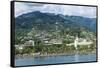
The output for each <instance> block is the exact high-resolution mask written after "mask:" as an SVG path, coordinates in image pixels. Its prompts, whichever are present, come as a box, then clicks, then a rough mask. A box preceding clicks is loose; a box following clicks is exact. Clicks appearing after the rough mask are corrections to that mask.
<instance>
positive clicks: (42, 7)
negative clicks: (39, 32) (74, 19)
mask: <svg viewBox="0 0 100 68" xmlns="http://www.w3.org/2000/svg"><path fill="white" fill-rule="evenodd" d="M33 11H40V12H43V13H45V12H46V13H55V14H63V15H75V16H83V17H91V18H94V17H96V7H89V6H73V5H57V4H56V5H55V4H39V3H24V2H23V3H22V2H16V3H15V17H17V16H19V15H22V14H25V13H28V12H33Z"/></svg>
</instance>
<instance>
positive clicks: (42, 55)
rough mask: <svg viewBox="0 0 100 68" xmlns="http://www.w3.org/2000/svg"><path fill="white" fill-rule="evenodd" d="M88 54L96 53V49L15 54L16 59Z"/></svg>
mask: <svg viewBox="0 0 100 68" xmlns="http://www.w3.org/2000/svg"><path fill="white" fill-rule="evenodd" d="M88 54H96V51H92V52H71V53H57V54H55V53H52V54H37V55H33V54H18V55H15V58H16V59H20V58H29V57H50V56H55V57H56V56H70V55H88Z"/></svg>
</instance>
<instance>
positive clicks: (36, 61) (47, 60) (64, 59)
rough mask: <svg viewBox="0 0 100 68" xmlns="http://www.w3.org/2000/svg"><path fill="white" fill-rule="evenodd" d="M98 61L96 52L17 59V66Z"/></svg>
mask: <svg viewBox="0 0 100 68" xmlns="http://www.w3.org/2000/svg"><path fill="white" fill-rule="evenodd" d="M89 61H96V54H89V55H70V56H49V57H31V58H28V57H27V58H21V59H15V65H16V66H24V65H41V64H57V63H73V62H89Z"/></svg>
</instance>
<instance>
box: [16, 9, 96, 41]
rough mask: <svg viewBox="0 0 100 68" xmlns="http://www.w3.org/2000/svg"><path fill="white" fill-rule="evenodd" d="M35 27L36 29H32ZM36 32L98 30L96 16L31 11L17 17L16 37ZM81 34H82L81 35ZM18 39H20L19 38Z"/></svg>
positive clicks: (75, 32) (71, 32)
mask: <svg viewBox="0 0 100 68" xmlns="http://www.w3.org/2000/svg"><path fill="white" fill-rule="evenodd" d="M33 28H34V30H32V29H33ZM32 31H34V32H35V34H38V33H39V32H40V33H41V32H43V31H46V32H48V33H50V34H52V33H53V32H57V31H58V32H60V33H58V34H59V35H60V34H61V33H63V34H64V33H69V34H70V35H74V36H75V34H77V33H79V34H81V33H82V31H87V32H93V33H94V32H96V18H85V17H81V16H68V15H66V16H64V15H62V14H57V15H56V14H53V13H41V12H39V11H35V12H30V13H27V14H23V15H20V16H18V17H16V18H15V32H16V33H15V39H19V38H23V37H25V36H27V34H28V33H30V32H32ZM80 36H81V35H80ZM17 41H18V40H17Z"/></svg>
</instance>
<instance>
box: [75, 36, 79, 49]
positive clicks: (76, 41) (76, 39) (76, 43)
mask: <svg viewBox="0 0 100 68" xmlns="http://www.w3.org/2000/svg"><path fill="white" fill-rule="evenodd" d="M77 45H78V36H76V38H75V40H74V47H75V48H76V50H77Z"/></svg>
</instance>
